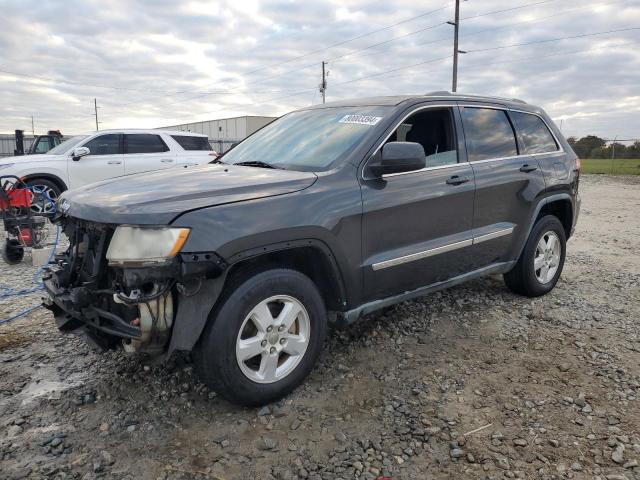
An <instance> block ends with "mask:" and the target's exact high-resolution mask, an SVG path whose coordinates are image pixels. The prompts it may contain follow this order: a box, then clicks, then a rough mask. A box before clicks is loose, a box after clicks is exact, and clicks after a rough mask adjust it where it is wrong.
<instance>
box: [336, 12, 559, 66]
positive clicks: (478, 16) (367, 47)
mask: <svg viewBox="0 0 640 480" xmlns="http://www.w3.org/2000/svg"><path fill="white" fill-rule="evenodd" d="M555 1H557V0H543V1H537V2H532V3H525V4H522V5H517V6H515V7H510V8H507V9H503V10H493V11H490V12H484V13H481V14H478V15H474V16H470V17H463V18H461V19H460V20H469V19H471V20H473V19H476V18H481V17H486V16H489V15H495V14H497V13H504V12H509V11H512V10H519V9H522V8H527V7H530V6H535V5H540V4H543V3H549V2H555ZM447 23H449V22H440V23H436V24H434V25H429V26H428V27H425V28H421V29H419V30H414V31H413V32H409V33H406V34H403V35H399V36H397V37H393V38H390V39H389V40H384V41H382V42H378V43H374V44H372V45H368V46H366V47H363V48H358V49H355V50H352V51H350V52H347V53H345V54H343V55H339V56H337V57H333V58H330V59H329V62H335V61H336V60H339V59H342V58H345V57H350V56H352V55H353V54H354V53H358V52H362V51H365V50H369V49H371V48H374V47H377V46H380V45H385V44H389V43H391V42H395V41H396V40H401V39H403V38H407V37H410V36H412V35H416V34H418V33H422V32H424V31H427V30H432V29H434V28H436V27H439V26H441V25H446V24H447ZM449 39H450V37H447V38H443V39H440V40H437V41H442V40H449ZM427 43H431V42H427ZM419 45H420V44H419ZM375 54H376V53H375V52H374V53H372V54H371V55H375ZM360 56H366V55H358V57H360Z"/></svg>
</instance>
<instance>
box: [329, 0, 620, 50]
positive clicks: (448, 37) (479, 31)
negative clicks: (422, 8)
mask: <svg viewBox="0 0 640 480" xmlns="http://www.w3.org/2000/svg"><path fill="white" fill-rule="evenodd" d="M619 1H620V0H615V1H613V2H608V3H602V2H599V3H592V4H589V5H582V6H580V7H576V8H570V9H567V10H562V11H561V12H556V13H554V14H552V15H547V16H544V17H539V18H533V19H528V20H522V21H520V22H514V23H509V24H506V25H501V26H499V27H491V28H484V29H482V30H475V31H472V32H469V33H465V34H464V35H461V41H464V40H465V39H466V38H468V37H472V36H474V35H479V34H481V33H486V32H492V31H496V30H504V29H505V28H510V27H514V26H516V25H522V24H525V23H535V22H541V21H543V20H548V19H550V18H555V17H561V16H563V15H566V14H568V13H570V12H575V11H577V10H584V9H585V8H593V7H597V6H601V5H612V4H615V3H619ZM520 8H523V7H522V6H520ZM489 13H490V12H488V13H486V14H482V15H481V16H486V15H488V14H489ZM471 18H479V16H475V17H471ZM413 33H418V32H412V33H410V34H407V35H402V36H401V37H397V38H398V39H400V38H404V37H408V36H410V35H412V34H413ZM393 40H394V39H391V40H390V41H388V42H383V43H390V42H391V41H393ZM450 40H451V37H450V36H446V37H441V38H438V39H435V40H429V41H427V42H420V43H415V44H414V46H415V47H419V46H423V45H431V44H434V43H438V42H444V41H450ZM361 50H366V49H361ZM358 51H360V50H354V51H353V52H351V53H349V56H352V54H353V53H357V52H358ZM371 55H380V52H377V51H376V52H368V53H364V54H362V55H355V56H356V57H358V58H360V57H368V56H371ZM333 61H334V62H335V59H333Z"/></svg>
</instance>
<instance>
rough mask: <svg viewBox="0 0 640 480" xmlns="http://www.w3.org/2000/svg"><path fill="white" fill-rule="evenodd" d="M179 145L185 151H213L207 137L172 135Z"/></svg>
mask: <svg viewBox="0 0 640 480" xmlns="http://www.w3.org/2000/svg"><path fill="white" fill-rule="evenodd" d="M171 138H173V139H174V140H175V141H176V142H178V145H180V146H181V147H182V148H183V149H184V150H189V151H191V150H211V145H209V139H208V138H207V137H194V136H193V135H171Z"/></svg>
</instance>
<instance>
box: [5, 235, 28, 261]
mask: <svg viewBox="0 0 640 480" xmlns="http://www.w3.org/2000/svg"><path fill="white" fill-rule="evenodd" d="M23 258H24V247H23V246H22V245H21V244H20V242H18V241H17V240H7V241H6V242H5V244H4V247H3V249H2V259H3V260H4V261H5V262H6V263H8V264H9V265H17V264H18V263H20V262H21V261H22V259H23Z"/></svg>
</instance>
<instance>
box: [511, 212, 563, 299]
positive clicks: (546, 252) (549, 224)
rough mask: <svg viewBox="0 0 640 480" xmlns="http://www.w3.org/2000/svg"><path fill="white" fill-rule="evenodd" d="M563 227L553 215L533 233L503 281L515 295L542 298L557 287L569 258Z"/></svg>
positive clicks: (543, 221) (536, 226) (539, 222)
mask: <svg viewBox="0 0 640 480" xmlns="http://www.w3.org/2000/svg"><path fill="white" fill-rule="evenodd" d="M566 247H567V240H566V235H565V232H564V227H563V226H562V224H561V223H560V220H558V218H556V217H555V216H553V215H547V216H545V217H542V218H541V219H540V220H538V222H537V223H536V224H535V226H534V227H533V229H532V230H531V234H530V235H529V238H528V239H527V243H526V244H525V246H524V249H523V251H522V254H521V255H520V259H519V260H518V263H517V264H516V266H515V267H514V268H513V270H511V271H510V272H508V273H506V274H505V275H504V281H505V283H506V285H507V287H509V289H511V290H512V291H513V292H515V293H519V294H520V295H525V296H527V297H539V296H540V295H544V294H546V293H549V292H550V291H551V290H553V287H555V286H556V283H557V282H558V279H559V278H560V274H561V273H562V267H563V266H564V259H565V255H566Z"/></svg>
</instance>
